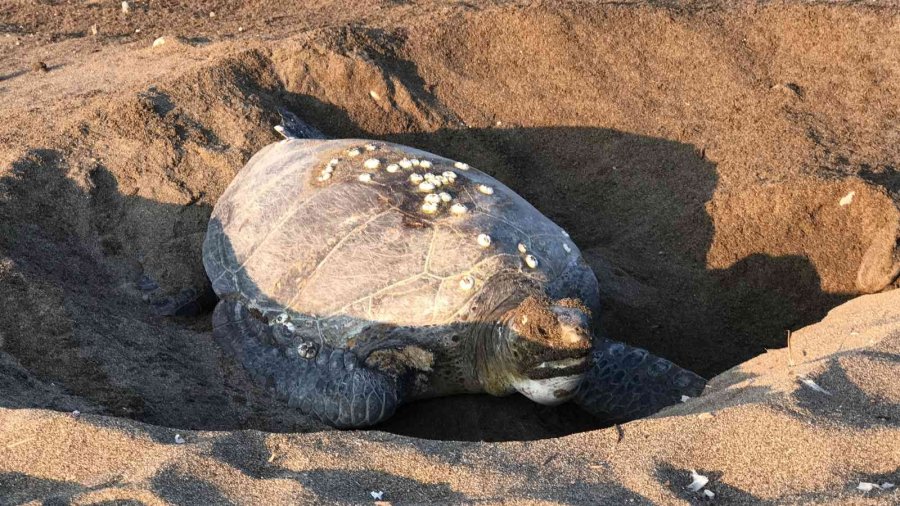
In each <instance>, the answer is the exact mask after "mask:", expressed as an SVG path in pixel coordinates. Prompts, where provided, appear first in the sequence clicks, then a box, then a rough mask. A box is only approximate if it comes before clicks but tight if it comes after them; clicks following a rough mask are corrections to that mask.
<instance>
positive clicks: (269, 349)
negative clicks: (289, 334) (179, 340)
mask: <svg viewBox="0 0 900 506" xmlns="http://www.w3.org/2000/svg"><path fill="white" fill-rule="evenodd" d="M213 336H214V337H215V338H216V339H217V340H218V341H219V343H220V344H221V345H222V346H223V347H224V348H225V349H226V350H228V351H229V352H230V353H232V354H233V355H234V356H235V358H236V359H237V361H238V362H239V363H240V364H242V365H243V366H244V368H245V369H246V370H247V372H248V373H250V375H251V376H252V377H253V378H254V380H256V381H257V382H259V383H260V384H263V385H269V386H270V387H271V388H273V389H274V390H275V393H276V394H277V395H278V396H279V397H281V398H283V399H285V400H287V402H288V405H290V406H293V407H296V408H298V409H300V411H302V412H303V413H305V414H307V415H310V416H312V417H314V418H316V419H318V420H321V421H322V422H324V423H327V424H328V425H331V426H333V427H339V428H353V427H365V426H368V425H374V424H376V423H378V422H380V421H382V420H385V419H387V418H389V417H390V416H391V415H393V414H394V411H396V409H397V406H398V405H399V404H400V402H399V399H398V397H399V396H398V391H397V384H396V380H395V379H393V378H391V377H389V376H388V375H386V374H383V373H380V372H377V371H374V370H372V369H370V368H368V367H366V366H365V365H364V364H363V363H362V362H361V361H360V359H359V357H357V356H356V354H355V353H354V352H353V351H351V350H347V349H333V348H331V347H328V346H325V347H322V348H321V349H318V350H317V354H316V356H315V357H314V358H312V359H304V358H301V357H299V356H298V354H297V350H296V349H281V348H279V347H277V346H275V345H274V342H275V338H274V336H273V335H272V328H271V327H270V326H268V325H266V324H265V323H264V322H262V321H261V320H259V319H257V318H256V317H254V316H253V315H252V313H251V312H250V311H249V310H248V309H247V308H245V307H244V305H243V304H241V303H240V302H236V301H230V300H222V301H220V302H219V304H218V306H216V310H215V312H214V313H213Z"/></svg>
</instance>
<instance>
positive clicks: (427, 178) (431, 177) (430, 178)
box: [422, 172, 434, 183]
mask: <svg viewBox="0 0 900 506" xmlns="http://www.w3.org/2000/svg"><path fill="white" fill-rule="evenodd" d="M422 177H424V178H425V181H428V182H429V183H430V182H433V181H434V174H432V173H431V172H426V173H425V174H424V175H423V176H422Z"/></svg>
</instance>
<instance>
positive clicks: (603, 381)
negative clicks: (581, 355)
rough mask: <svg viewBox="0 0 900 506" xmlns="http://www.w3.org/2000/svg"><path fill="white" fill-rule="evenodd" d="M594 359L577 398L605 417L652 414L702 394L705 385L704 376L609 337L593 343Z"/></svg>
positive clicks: (585, 406) (617, 418) (618, 418)
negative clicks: (684, 399) (686, 398)
mask: <svg viewBox="0 0 900 506" xmlns="http://www.w3.org/2000/svg"><path fill="white" fill-rule="evenodd" d="M591 360H592V361H593V364H592V366H591V368H590V369H588V371H587V373H585V376H584V379H583V380H582V382H581V384H580V385H579V387H578V391H577V392H576V394H575V399H574V401H575V403H576V404H578V405H579V406H581V407H582V408H583V409H585V410H586V411H588V412H590V413H592V414H594V415H597V416H601V417H605V418H612V419H615V420H621V421H625V420H633V419H635V418H641V417H644V416H649V415H652V414H653V413H656V412H657V411H659V410H661V409H662V408H664V407H666V406H670V405H672V404H676V403H678V402H681V400H682V396H688V397H696V396H698V395H700V393H701V392H703V389H704V388H705V387H706V380H705V379H703V378H701V377H700V376H698V375H696V374H694V373H692V372H691V371H688V370H687V369H683V368H681V367H678V366H677V365H675V364H673V363H672V362H670V361H668V360H666V359H664V358H660V357H657V356H654V355H652V354H650V353H649V352H648V351H647V350H643V349H641V348H635V347H632V346H628V345H627V344H624V343H620V342H616V341H611V340H609V339H602V340H601V341H600V342H599V343H596V344H595V345H594V349H593V352H592V355H591Z"/></svg>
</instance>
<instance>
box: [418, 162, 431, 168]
mask: <svg viewBox="0 0 900 506" xmlns="http://www.w3.org/2000/svg"><path fill="white" fill-rule="evenodd" d="M419 166H420V167H422V168H423V169H430V168H431V162H429V161H428V160H422V161H421V162H419Z"/></svg>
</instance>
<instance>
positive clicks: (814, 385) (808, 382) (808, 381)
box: [800, 376, 831, 395]
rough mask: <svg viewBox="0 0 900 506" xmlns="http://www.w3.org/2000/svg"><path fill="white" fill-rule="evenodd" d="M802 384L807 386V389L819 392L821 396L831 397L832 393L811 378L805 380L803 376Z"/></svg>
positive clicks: (801, 378)
mask: <svg viewBox="0 0 900 506" xmlns="http://www.w3.org/2000/svg"><path fill="white" fill-rule="evenodd" d="M800 382H801V383H803V384H804V385H806V386H807V387H809V388H811V389H812V390H814V391H816V392H819V393H820V394H825V395H831V392H829V391H828V390H825V389H824V388H822V387H820V386H819V384H818V383H816V382H815V381H813V380H811V379H809V378H804V377H802V376H801V377H800Z"/></svg>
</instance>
